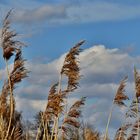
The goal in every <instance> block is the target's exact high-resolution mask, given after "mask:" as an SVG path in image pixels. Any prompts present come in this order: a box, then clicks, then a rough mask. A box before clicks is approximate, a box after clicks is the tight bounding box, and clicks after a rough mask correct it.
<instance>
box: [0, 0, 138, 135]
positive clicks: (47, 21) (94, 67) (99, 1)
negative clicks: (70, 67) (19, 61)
mask: <svg viewBox="0 0 140 140" xmlns="http://www.w3.org/2000/svg"><path fill="white" fill-rule="evenodd" d="M10 9H13V13H12V15H11V22H12V28H13V29H15V30H16V31H17V32H18V33H19V39H20V40H22V41H24V42H25V43H26V44H27V45H28V47H27V48H24V50H23V51H24V57H25V58H26V59H27V62H26V63H27V64H26V65H27V68H28V69H29V70H30V71H31V72H30V74H29V77H28V78H27V79H26V80H24V82H23V84H21V85H20V86H18V87H17V89H16V95H15V96H16V100H17V109H18V110H22V111H23V115H24V116H25V118H26V119H31V118H32V117H33V115H34V114H35V113H36V112H37V111H39V110H40V109H41V110H43V109H44V107H45V104H46V98H47V93H48V90H49V87H50V85H51V84H53V83H55V82H57V80H58V77H59V76H58V75H59V71H60V69H61V66H62V63H63V60H64V56H65V54H66V53H67V52H68V51H69V49H70V48H71V47H73V46H74V45H75V43H77V42H78V41H80V40H83V39H84V40H86V43H85V44H84V45H83V46H82V49H83V52H82V53H81V54H80V58H79V60H80V67H81V74H82V75H83V77H82V79H81V80H80V87H79V89H78V90H77V91H75V93H74V94H73V95H72V96H71V97H70V102H73V101H75V100H76V99H78V98H79V97H81V96H86V97H87V101H86V105H85V107H84V108H83V110H84V111H83V116H84V118H86V119H85V120H87V122H90V123H92V124H93V125H94V126H95V127H96V128H97V129H98V130H100V131H101V132H104V131H105V126H106V123H107V117H108V114H109V110H110V107H111V104H112V99H113V96H114V95H115V92H116V89H117V87H118V85H119V82H120V80H121V79H123V77H125V76H126V75H128V77H129V79H128V82H127V87H126V92H127V94H128V95H129V97H130V98H133V96H134V84H133V79H134V78H133V67H134V65H135V66H136V67H137V68H138V69H139V63H140V55H139V54H140V47H139V46H140V39H139V36H140V28H139V24H140V1H139V0H135V1H134V0H123V1H122V0H116V1H114V0H1V1H0V20H1V21H2V19H3V18H4V16H5V15H6V13H7V11H9V10H10ZM0 53H1V56H0V57H1V58H0V68H1V70H0V79H1V81H3V80H4V79H5V78H6V76H5V64H4V62H3V59H2V52H1V50H0ZM1 83H2V82H1ZM115 110H116V111H114V112H113V117H112V121H111V124H110V130H109V132H110V135H111V137H113V136H112V135H113V134H114V133H115V131H116V129H117V128H118V127H119V126H120V125H121V124H122V122H123V121H124V118H123V116H124V115H123V114H124V112H125V111H124V110H125V108H121V109H120V108H117V107H116V108H115ZM84 114H86V115H84Z"/></svg>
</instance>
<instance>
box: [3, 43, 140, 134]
mask: <svg viewBox="0 0 140 140" xmlns="http://www.w3.org/2000/svg"><path fill="white" fill-rule="evenodd" d="M64 57H65V54H63V55H62V56H60V57H59V58H58V59H56V60H54V61H52V62H49V63H47V64H45V63H38V64H34V62H32V63H31V62H28V63H27V64H26V65H27V67H28V69H29V70H30V71H31V73H30V76H29V77H28V78H27V79H26V82H25V83H24V84H22V85H21V86H19V87H17V89H16V91H15V94H16V100H17V104H16V105H17V108H18V110H22V111H23V114H24V116H26V118H32V114H35V113H36V112H37V111H39V110H43V109H44V108H45V106H46V99H47V94H48V90H49V87H50V85H51V84H53V83H56V82H57V81H58V77H59V71H60V69H61V66H62V64H63V61H64ZM79 60H80V67H81V75H83V77H82V78H81V80H80V87H79V89H78V90H77V91H75V93H73V94H72V95H71V96H70V100H71V101H70V103H72V102H73V101H75V100H76V99H78V98H80V97H81V96H86V97H87V102H86V106H85V107H84V113H83V114H85V115H84V118H86V119H85V120H87V121H89V122H90V123H93V124H94V125H95V127H97V128H100V130H102V131H103V130H104V129H105V125H106V121H107V117H108V113H109V110H110V106H111V104H112V99H113V97H114V95H115V92H116V90H117V88H118V85H119V81H120V80H121V79H122V78H124V76H126V75H128V76H129V77H130V78H129V80H128V83H127V85H128V86H127V88H126V92H127V94H128V95H129V96H130V97H131V98H132V97H133V95H134V89H133V81H132V77H133V65H134V64H136V65H138V64H139V62H140V57H135V56H133V57H132V56H130V55H129V54H128V53H122V52H121V50H119V49H109V48H106V47H105V46H103V45H97V46H93V47H91V48H88V49H86V50H84V51H83V52H82V53H81V54H80V57H79ZM1 74H3V70H2V71H0V75H1ZM64 84H65V83H64ZM117 110H118V111H114V113H113V114H114V115H113V118H112V122H111V126H110V127H111V128H112V129H111V131H112V130H113V129H116V128H117V127H118V126H119V124H121V122H122V120H123V113H124V110H123V111H122V110H120V109H119V108H117ZM26 112H31V113H30V114H28V113H26ZM113 120H115V121H113Z"/></svg>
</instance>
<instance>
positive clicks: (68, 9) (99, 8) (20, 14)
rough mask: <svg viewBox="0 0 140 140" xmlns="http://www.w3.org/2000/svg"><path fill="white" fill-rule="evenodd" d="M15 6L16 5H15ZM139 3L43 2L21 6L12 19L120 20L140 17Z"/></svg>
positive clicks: (40, 20) (61, 21)
mask: <svg viewBox="0 0 140 140" xmlns="http://www.w3.org/2000/svg"><path fill="white" fill-rule="evenodd" d="M15 8H17V7H15ZM139 9H140V5H134V4H133V5H130V4H123V3H116V2H114V3H113V2H107V1H98V2H97V1H95V2H93V1H87V2H80V3H79V2H77V3H76V2H75V3H67V4H66V3H62V2H61V3H60V4H58V3H57V4H43V5H41V4H40V6H39V7H37V6H36V7H35V8H29V7H28V9H25V8H21V9H19V10H18V8H17V11H16V12H15V15H14V17H13V18H14V20H15V21H17V22H20V23H36V22H37V23H38V22H42V21H43V22H44V21H46V22H48V23H50V24H52V23H53V24H71V23H89V22H102V21H120V20H129V19H135V18H140V10H139Z"/></svg>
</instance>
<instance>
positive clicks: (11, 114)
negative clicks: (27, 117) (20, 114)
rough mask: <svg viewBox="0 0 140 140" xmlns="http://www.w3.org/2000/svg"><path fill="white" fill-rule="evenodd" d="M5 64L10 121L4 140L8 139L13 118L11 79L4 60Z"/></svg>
mask: <svg viewBox="0 0 140 140" xmlns="http://www.w3.org/2000/svg"><path fill="white" fill-rule="evenodd" d="M5 63H6V70H7V76H8V84H9V90H10V120H9V124H8V129H7V134H6V137H5V139H7V138H8V135H9V132H10V127H11V123H12V118H13V112H14V99H13V91H12V85H11V79H10V72H9V68H8V61H7V60H5Z"/></svg>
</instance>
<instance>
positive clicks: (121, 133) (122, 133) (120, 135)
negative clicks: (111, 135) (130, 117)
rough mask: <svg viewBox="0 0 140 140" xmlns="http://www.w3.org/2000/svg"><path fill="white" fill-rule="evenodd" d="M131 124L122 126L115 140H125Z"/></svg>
mask: <svg viewBox="0 0 140 140" xmlns="http://www.w3.org/2000/svg"><path fill="white" fill-rule="evenodd" d="M130 126H131V124H125V125H122V126H121V127H120V128H119V129H118V130H117V132H116V135H115V140H125V139H126V137H127V130H128V128H129V127H130Z"/></svg>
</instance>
